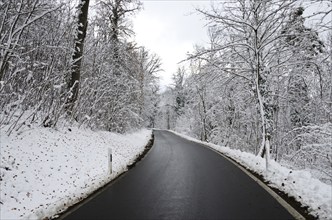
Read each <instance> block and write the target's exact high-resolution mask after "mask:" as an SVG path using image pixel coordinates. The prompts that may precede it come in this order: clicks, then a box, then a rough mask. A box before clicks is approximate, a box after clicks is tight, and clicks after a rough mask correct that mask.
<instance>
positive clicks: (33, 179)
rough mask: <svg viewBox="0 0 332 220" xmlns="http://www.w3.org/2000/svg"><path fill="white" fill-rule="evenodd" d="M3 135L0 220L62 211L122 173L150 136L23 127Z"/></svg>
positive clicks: (0, 140)
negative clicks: (109, 150)
mask: <svg viewBox="0 0 332 220" xmlns="http://www.w3.org/2000/svg"><path fill="white" fill-rule="evenodd" d="M6 130H7V128H6V127H3V128H1V131H0V132H1V133H0V146H1V147H0V157H1V163H0V188H1V195H0V219H44V218H46V217H50V216H53V215H55V214H56V213H59V212H61V211H63V210H65V209H66V208H67V207H69V206H71V205H73V204H75V203H77V202H78V201H80V200H82V199H83V198H85V197H86V196H87V195H89V194H90V193H91V192H93V191H95V190H96V189H98V188H100V187H101V186H103V185H105V184H106V183H108V182H109V181H111V180H112V179H114V178H115V177H117V176H118V175H120V174H121V173H123V172H125V171H126V170H127V165H129V164H131V163H133V162H134V161H135V159H136V158H137V156H138V155H139V154H140V153H141V152H143V151H144V148H145V146H146V144H147V143H148V141H149V139H150V138H151V133H152V132H151V131H150V130H141V131H139V132H136V133H133V134H127V135H119V134H114V133H110V132H102V131H99V132H94V131H91V130H87V129H78V128H75V127H70V128H69V127H66V128H62V129H61V130H55V129H49V128H41V127H34V128H28V127H26V128H24V129H21V131H19V132H13V133H12V134H11V135H10V136H9V137H8V136H7V134H6ZM108 148H112V154H113V173H112V175H109V173H108V155H107V152H108Z"/></svg>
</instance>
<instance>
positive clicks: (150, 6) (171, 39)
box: [133, 0, 331, 88]
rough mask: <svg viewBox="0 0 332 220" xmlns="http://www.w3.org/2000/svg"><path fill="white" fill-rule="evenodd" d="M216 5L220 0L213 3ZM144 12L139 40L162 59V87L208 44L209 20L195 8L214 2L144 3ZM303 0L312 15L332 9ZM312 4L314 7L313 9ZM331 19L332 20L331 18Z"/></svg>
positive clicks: (172, 0)
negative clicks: (196, 48) (182, 63)
mask: <svg viewBox="0 0 332 220" xmlns="http://www.w3.org/2000/svg"><path fill="white" fill-rule="evenodd" d="M212 1H213V2H216V1H218V0H212ZM141 2H142V3H143V10H141V11H139V12H138V14H137V15H135V17H134V18H133V25H134V31H135V33H136V36H135V41H136V42H137V43H138V44H139V45H140V46H145V47H146V48H147V49H149V50H150V51H151V52H153V53H156V54H157V55H159V56H160V58H161V59H162V63H163V65H162V68H163V69H164V72H162V73H160V80H161V85H162V88H165V85H169V84H170V83H171V78H172V75H173V74H174V73H176V70H177V68H178V64H177V63H178V62H179V61H181V60H183V59H185V58H186V54H187V52H191V51H192V50H193V47H194V45H197V44H198V45H206V44H207V43H208V36H207V28H206V27H205V25H206V21H205V20H204V19H203V17H202V16H201V15H199V14H198V13H197V12H196V11H195V8H210V4H211V0H141ZM313 2H315V1H308V0H299V1H298V3H299V5H303V4H304V6H305V8H306V10H305V14H306V15H310V14H312V13H315V12H316V11H318V10H319V11H320V10H322V9H324V10H326V8H327V9H329V8H330V7H331V5H330V4H331V3H329V2H330V1H327V0H325V1H323V3H321V1H317V2H316V3H314V4H313ZM308 5H310V7H309V8H307V7H308ZM327 19H329V20H331V18H330V17H329V16H328V18H327Z"/></svg>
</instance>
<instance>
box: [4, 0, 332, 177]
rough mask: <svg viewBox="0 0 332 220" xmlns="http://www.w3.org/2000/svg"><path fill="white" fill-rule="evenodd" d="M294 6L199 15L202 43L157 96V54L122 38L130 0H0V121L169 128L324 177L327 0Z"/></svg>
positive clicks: (327, 164)
mask: <svg viewBox="0 0 332 220" xmlns="http://www.w3.org/2000/svg"><path fill="white" fill-rule="evenodd" d="M304 3H305V4H303V5H301V4H299V1H294V0H273V1H264V0H257V1H254V0H231V1H220V2H214V4H212V5H211V8H210V9H208V10H202V9H197V13H199V14H201V15H202V16H203V17H204V18H205V19H206V21H207V26H208V34H209V38H210V44H209V46H200V45H198V46H196V47H195V48H194V52H192V54H189V55H188V59H187V60H186V61H184V62H183V66H184V67H181V68H179V69H178V71H177V72H176V73H174V77H173V79H174V85H173V86H171V87H170V88H168V89H166V91H164V92H161V91H160V90H159V82H158V78H157V76H156V73H158V72H159V71H161V60H160V58H159V57H158V56H157V55H156V54H153V53H152V52H150V51H149V50H148V49H146V48H144V47H143V46H141V45H137V44H136V43H135V42H133V41H132V40H130V39H132V38H130V37H131V36H132V35H133V34H134V33H133V30H132V27H131V19H133V15H134V14H135V13H139V11H140V10H141V9H142V4H141V3H140V2H139V1H137V0H100V1H96V2H95V3H94V4H93V7H92V6H91V2H90V1H89V0H80V1H69V0H58V1H49V0H5V1H4V0H0V54H1V56H0V112H1V113H0V126H2V125H6V124H7V125H8V124H10V125H11V126H10V129H9V130H8V134H10V133H11V131H12V130H14V129H19V128H20V127H21V126H22V125H23V124H25V125H29V124H31V123H39V124H40V125H41V126H45V127H55V126H56V125H57V123H58V122H59V121H61V120H67V121H72V122H77V123H78V124H79V125H81V126H86V127H90V128H92V129H102V130H107V131H112V132H119V133H126V132H129V131H132V130H136V129H139V128H142V127H150V128H151V127H157V128H163V129H172V130H176V131H180V132H182V133H186V134H188V135H190V136H193V137H196V138H199V139H201V140H203V141H208V142H212V143H216V144H220V145H224V146H228V147H230V148H236V149H241V150H243V151H248V152H251V153H254V154H257V155H259V156H262V157H264V156H265V157H266V158H270V157H271V158H273V159H275V160H276V161H278V162H280V163H282V164H285V165H287V166H290V167H296V168H301V169H302V168H305V169H312V171H313V172H312V173H313V174H314V175H316V176H317V177H318V178H320V179H322V180H323V181H326V182H331V178H332V144H331V143H332V26H331V25H332V24H331V19H330V17H331V16H332V5H331V3H330V1H325V0H316V1H304ZM89 4H90V5H89ZM311 5H316V6H317V5H318V6H317V7H316V9H317V8H318V9H319V10H318V11H317V12H316V13H315V14H311V15H310V16H306V15H305V11H306V10H307V7H308V6H311ZM307 21H312V22H314V24H315V25H312V24H311V25H308V22H307ZM147 25H149V24H147ZM202 31H206V30H202ZM161 43H162V42H161Z"/></svg>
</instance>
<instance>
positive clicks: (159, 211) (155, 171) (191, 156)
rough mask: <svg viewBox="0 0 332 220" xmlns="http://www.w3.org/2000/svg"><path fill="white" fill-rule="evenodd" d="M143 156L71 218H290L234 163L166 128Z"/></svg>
mask: <svg viewBox="0 0 332 220" xmlns="http://www.w3.org/2000/svg"><path fill="white" fill-rule="evenodd" d="M154 134H155V141H154V145H153V147H152V149H151V150H150V152H149V153H148V155H147V156H146V157H145V158H144V159H143V160H142V162H140V163H139V164H138V165H137V166H136V167H134V168H133V169H131V170H130V171H129V172H128V173H126V174H125V175H124V176H123V177H122V178H120V179H119V180H117V181H115V183H114V184H112V185H111V186H110V187H109V188H107V189H106V190H105V191H103V193H101V194H99V195H98V196H96V197H95V198H93V199H92V200H90V201H89V202H87V203H85V204H84V205H82V206H81V207H80V208H78V209H77V210H76V211H74V212H71V213H70V214H68V215H65V216H64V217H65V218H64V219H65V220H72V219H77V220H78V219H79V220H81V219H156V220H157V219H158V220H159V219H255V220H256V219H264V220H265V219H294V218H293V217H292V215H290V214H289V213H288V211H287V210H286V209H284V208H283V207H282V206H281V205H280V204H279V203H278V202H277V201H276V200H275V199H274V198H273V197H272V196H271V195H270V194H269V193H267V192H266V191H265V190H264V189H263V188H261V187H260V186H259V185H258V184H257V183H256V182H254V181H253V180H252V179H251V178H250V177H249V176H247V175H246V174H245V173H244V172H243V171H241V170H240V169H239V168H238V167H236V166H235V165H234V164H232V163H231V162H229V161H228V160H227V159H225V158H223V157H222V156H220V155H219V154H217V153H215V152H213V151H211V150H210V149H208V148H205V147H202V145H200V144H196V143H193V142H190V141H187V140H185V139H183V138H181V137H179V136H177V135H174V134H172V133H170V132H167V131H154Z"/></svg>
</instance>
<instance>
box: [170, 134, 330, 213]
mask: <svg viewBox="0 0 332 220" xmlns="http://www.w3.org/2000/svg"><path fill="white" fill-rule="evenodd" d="M173 133H175V134H177V135H179V136H181V137H183V138H186V139H188V140H190V141H194V142H197V143H202V144H204V145H207V146H209V147H211V148H213V149H215V150H217V151H219V152H221V153H223V154H225V155H227V156H228V157H230V158H232V159H234V160H236V161H237V162H238V163H240V164H241V165H243V166H244V167H246V168H247V169H249V170H251V171H254V172H255V173H258V174H260V175H262V176H263V177H264V179H265V180H266V181H268V182H270V184H269V185H270V186H272V187H274V188H278V189H279V190H280V191H283V192H285V193H287V194H288V195H289V196H292V197H294V198H295V199H296V200H297V201H299V202H300V203H301V204H302V205H303V206H307V207H309V211H310V214H312V215H314V216H317V217H319V219H332V186H331V185H328V184H325V183H323V182H321V181H319V180H318V179H315V178H314V177H312V175H311V174H310V172H309V171H306V170H291V169H288V168H286V167H283V166H281V165H280V164H278V163H277V162H275V161H273V160H271V161H270V164H269V171H268V172H267V171H266V169H265V167H266V166H265V164H266V163H265V159H263V158H261V157H257V156H255V155H253V154H250V153H246V152H242V151H240V150H234V149H230V148H228V147H222V146H218V145H215V144H211V143H206V142H202V141H199V140H197V139H194V138H191V137H189V136H186V135H183V134H179V133H176V132H173Z"/></svg>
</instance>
